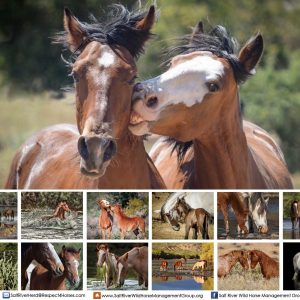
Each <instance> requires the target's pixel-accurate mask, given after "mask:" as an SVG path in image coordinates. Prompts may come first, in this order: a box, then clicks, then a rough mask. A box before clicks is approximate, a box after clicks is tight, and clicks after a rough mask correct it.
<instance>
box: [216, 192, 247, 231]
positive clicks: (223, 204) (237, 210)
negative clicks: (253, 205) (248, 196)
mask: <svg viewBox="0 0 300 300" xmlns="http://www.w3.org/2000/svg"><path fill="white" fill-rule="evenodd" d="M229 205H230V206H231V207H232V209H233V212H234V215H235V218H236V220H237V223H238V230H240V232H238V233H245V234H247V233H248V232H249V230H248V228H247V227H246V221H247V218H248V213H249V210H248V209H247V207H246V205H245V203H244V199H243V196H242V194H241V193H223V192H219V193H218V210H220V211H221V212H222V214H223V216H224V223H225V232H226V234H229V231H230V230H229V221H228V209H229Z"/></svg>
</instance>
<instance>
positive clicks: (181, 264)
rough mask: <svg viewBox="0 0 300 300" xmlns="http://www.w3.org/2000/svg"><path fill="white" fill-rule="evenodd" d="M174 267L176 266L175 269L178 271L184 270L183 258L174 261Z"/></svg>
mask: <svg viewBox="0 0 300 300" xmlns="http://www.w3.org/2000/svg"><path fill="white" fill-rule="evenodd" d="M173 268H174V271H177V270H182V269H183V263H182V261H181V260H177V261H175V262H174V265H173Z"/></svg>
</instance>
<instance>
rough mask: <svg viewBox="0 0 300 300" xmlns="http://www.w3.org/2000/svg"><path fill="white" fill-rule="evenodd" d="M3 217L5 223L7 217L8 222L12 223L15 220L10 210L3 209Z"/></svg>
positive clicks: (13, 213)
mask: <svg viewBox="0 0 300 300" xmlns="http://www.w3.org/2000/svg"><path fill="white" fill-rule="evenodd" d="M3 216H4V217H5V219H6V221H9V217H10V221H13V220H14V219H15V212H14V210H13V209H12V208H5V209H4V210H3Z"/></svg>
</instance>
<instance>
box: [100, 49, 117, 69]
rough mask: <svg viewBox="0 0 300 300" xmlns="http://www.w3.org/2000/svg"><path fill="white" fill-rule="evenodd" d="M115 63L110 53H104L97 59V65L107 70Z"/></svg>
mask: <svg viewBox="0 0 300 300" xmlns="http://www.w3.org/2000/svg"><path fill="white" fill-rule="evenodd" d="M114 62H115V57H114V55H113V54H112V53H110V52H104V53H103V54H102V56H101V57H99V58H98V63H99V65H101V66H103V67H105V68H107V67H109V66H111V65H113V64H114Z"/></svg>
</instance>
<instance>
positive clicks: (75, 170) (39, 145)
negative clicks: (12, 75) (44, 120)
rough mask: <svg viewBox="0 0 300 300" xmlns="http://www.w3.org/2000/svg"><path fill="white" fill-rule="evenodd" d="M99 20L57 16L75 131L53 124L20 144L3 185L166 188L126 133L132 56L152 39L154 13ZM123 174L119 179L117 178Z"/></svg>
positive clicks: (121, 12) (118, 10)
mask: <svg viewBox="0 0 300 300" xmlns="http://www.w3.org/2000/svg"><path fill="white" fill-rule="evenodd" d="M107 15H110V16H114V17H113V19H110V20H107V22H106V23H95V22H96V21H95V19H93V22H94V24H87V23H82V22H80V21H79V20H78V19H77V18H76V17H75V16H74V15H73V14H72V12H71V11H70V10H69V9H67V8H66V9H65V12H64V27H65V31H64V32H63V33H61V34H58V36H57V38H56V40H55V41H56V42H57V43H60V44H64V45H68V47H69V49H70V50H71V52H72V56H71V58H72V59H75V61H74V62H67V64H68V66H69V67H70V68H71V75H72V76H73V78H74V81H75V90H76V113H77V114H76V118H77V128H76V126H73V125H68V124H60V125H55V126H51V127H48V128H46V129H43V130H41V131H39V132H38V133H36V134H35V135H34V136H33V137H31V138H30V139H29V140H27V141H26V142H25V143H24V144H23V146H21V148H20V149H19V150H18V152H17V153H16V155H15V157H14V159H13V162H12V165H11V170H10V174H9V177H8V179H7V182H6V185H5V187H6V188H9V189H16V188H18V189H82V188H85V189H97V188H102V189H103V188H118V189H123V188H137V189H140V188H144V189H145V188H165V185H164V183H163V180H162V178H161V177H160V175H159V173H158V171H157V170H156V168H155V166H154V164H153V163H152V161H151V159H150V158H149V156H148V154H147V153H146V151H145V148H144V144H143V139H142V138H139V137H135V136H134V135H132V134H131V132H130V131H129V130H128V124H129V118H130V106H131V95H132V90H133V84H134V80H135V78H136V75H137V68H136V64H135V59H136V58H137V57H138V56H139V54H141V53H142V52H143V48H144V44H145V42H146V41H147V40H148V39H149V37H150V36H151V33H150V29H151V27H152V25H153V23H154V21H155V8H154V6H151V7H150V9H149V11H148V12H145V11H136V12H130V11H128V10H127V9H125V8H124V7H123V6H122V5H117V6H114V8H113V11H112V12H110V13H108V14H107ZM124 174H126V176H120V175H124Z"/></svg>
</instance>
